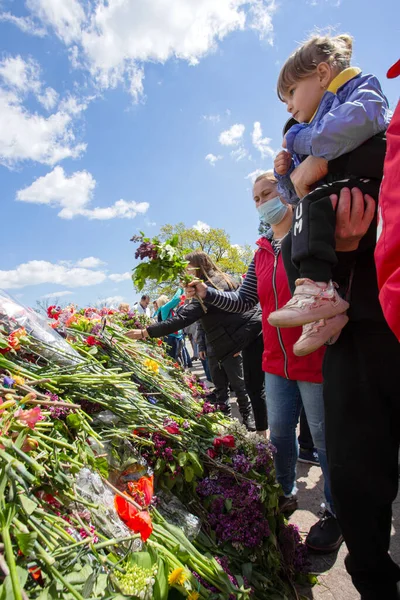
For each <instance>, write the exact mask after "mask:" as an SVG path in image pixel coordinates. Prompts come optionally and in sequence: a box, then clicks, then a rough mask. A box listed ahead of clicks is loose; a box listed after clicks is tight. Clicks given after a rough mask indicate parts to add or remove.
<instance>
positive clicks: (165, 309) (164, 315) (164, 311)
mask: <svg viewBox="0 0 400 600" xmlns="http://www.w3.org/2000/svg"><path fill="white" fill-rule="evenodd" d="M182 294H183V289H182V288H178V289H177V290H176V292H175V296H174V297H173V298H171V300H170V301H169V302H167V303H166V304H164V306H162V307H161V309H160V311H161V319H162V320H163V321H165V319H168V316H169V313H170V311H171V310H173V309H174V308H175V306H178V304H179V302H180V299H181V296H182Z"/></svg>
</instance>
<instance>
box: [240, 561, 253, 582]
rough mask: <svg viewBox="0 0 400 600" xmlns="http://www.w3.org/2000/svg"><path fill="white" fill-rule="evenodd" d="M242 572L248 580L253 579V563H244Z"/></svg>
mask: <svg viewBox="0 0 400 600" xmlns="http://www.w3.org/2000/svg"><path fill="white" fill-rule="evenodd" d="M242 574H243V577H246V579H247V580H248V581H251V578H252V575H253V564H252V563H244V564H243V565H242Z"/></svg>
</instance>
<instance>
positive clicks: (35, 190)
mask: <svg viewBox="0 0 400 600" xmlns="http://www.w3.org/2000/svg"><path fill="white" fill-rule="evenodd" d="M95 186H96V181H95V179H94V178H93V176H92V175H91V173H88V171H77V172H76V173H73V174H72V175H71V176H70V177H68V176H67V175H66V174H65V172H64V169H63V168H62V167H55V168H54V169H53V170H52V171H50V173H47V175H43V176H42V177H38V179H36V180H35V181H34V182H33V183H32V184H31V185H30V186H29V187H26V188H24V189H22V190H19V191H18V192H17V200H20V201H22V202H32V203H34V204H49V205H50V206H56V207H57V208H61V211H60V212H59V213H58V215H59V216H60V217H61V218H63V219H71V218H72V217H73V216H75V215H76V214H82V210H84V209H85V208H86V206H87V205H88V204H89V202H90V201H91V199H92V195H93V190H94V188H95Z"/></svg>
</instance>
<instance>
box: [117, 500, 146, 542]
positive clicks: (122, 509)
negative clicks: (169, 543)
mask: <svg viewBox="0 0 400 600" xmlns="http://www.w3.org/2000/svg"><path fill="white" fill-rule="evenodd" d="M114 505H115V510H116V511H117V513H118V516H119V517H120V518H121V519H122V521H123V522H124V523H125V525H127V526H128V527H129V529H132V531H134V532H135V533H140V537H141V538H142V541H143V542H145V541H146V540H147V539H148V538H149V537H150V535H151V534H152V532H153V525H152V523H151V517H150V515H149V513H148V512H147V510H141V511H139V510H138V509H137V508H136V507H135V506H133V505H132V504H130V503H129V502H127V501H126V500H125V498H122V496H115V498H114Z"/></svg>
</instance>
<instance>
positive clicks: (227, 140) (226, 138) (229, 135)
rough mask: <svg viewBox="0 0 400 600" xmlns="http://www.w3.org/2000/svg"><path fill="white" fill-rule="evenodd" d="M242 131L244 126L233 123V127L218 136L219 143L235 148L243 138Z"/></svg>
mask: <svg viewBox="0 0 400 600" xmlns="http://www.w3.org/2000/svg"><path fill="white" fill-rule="evenodd" d="M244 130H245V127H244V125H242V124H239V123H235V125H232V127H230V128H229V129H226V131H223V132H222V133H221V134H220V136H219V143H220V144H222V145H223V146H237V145H238V143H239V141H240V140H241V139H242V137H243V134H244Z"/></svg>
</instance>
